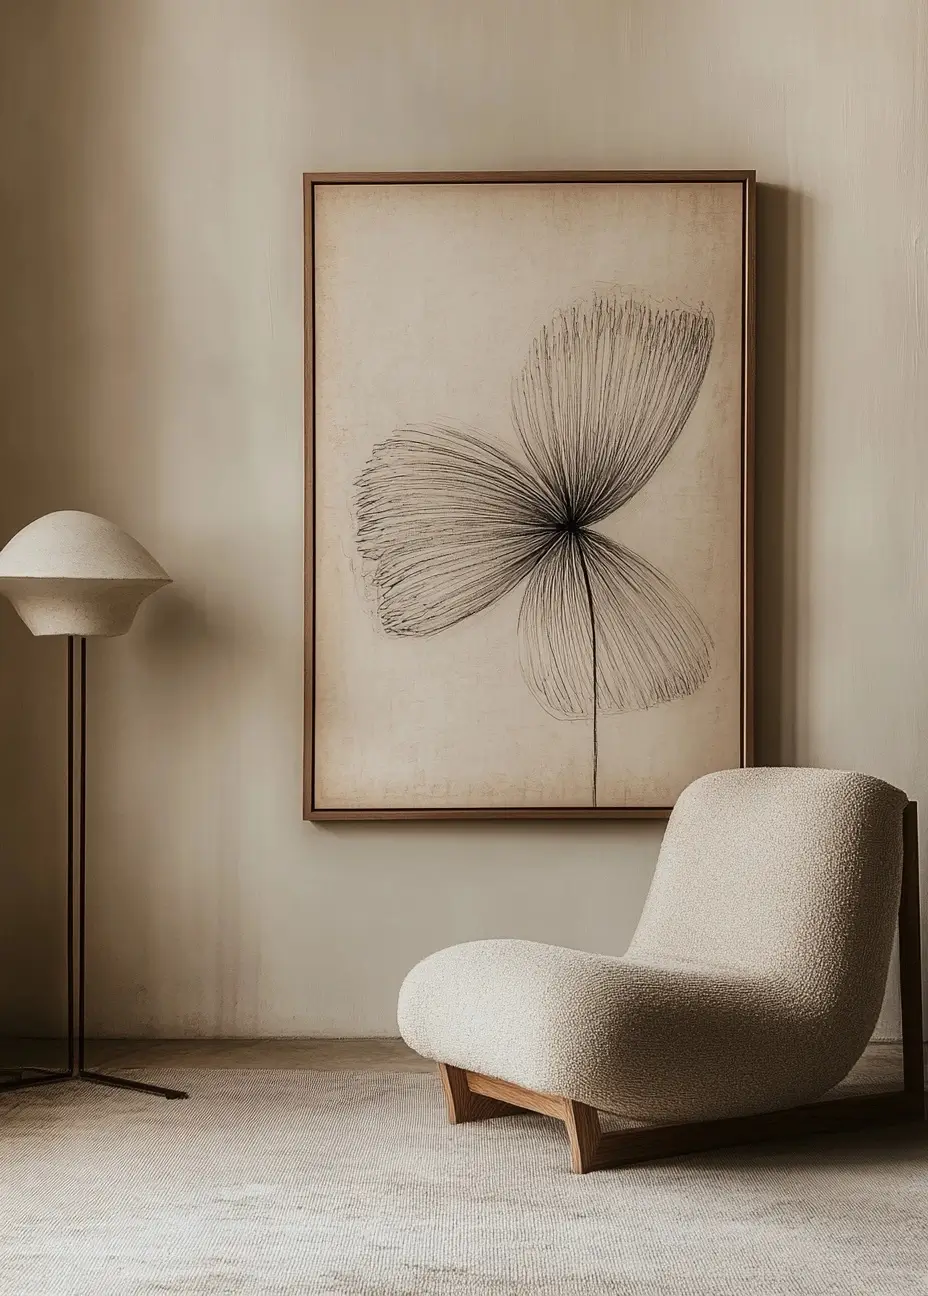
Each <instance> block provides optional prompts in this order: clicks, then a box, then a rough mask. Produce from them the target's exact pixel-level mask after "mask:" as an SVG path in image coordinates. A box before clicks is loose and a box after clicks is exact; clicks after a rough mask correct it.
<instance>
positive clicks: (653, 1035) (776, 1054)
mask: <svg viewBox="0 0 928 1296" xmlns="http://www.w3.org/2000/svg"><path fill="white" fill-rule="evenodd" d="M905 804H906V797H905V795H904V794H903V793H902V792H900V791H898V789H896V788H894V787H890V786H889V784H887V783H883V782H881V781H880V780H879V779H874V778H868V777H867V776H866V775H863V774H852V773H844V772H839V771H834V770H816V769H750V770H726V771H723V772H722V773H718V774H710V775H707V776H706V777H705V778H701V779H698V780H697V781H696V782H695V783H693V784H691V785H690V787H688V788H687V789H686V791H685V792H684V793H683V794H682V796H681V797H680V799H679V800H678V802H677V805H676V807H675V809H674V811H673V814H672V815H671V817H670V821H669V823H668V825H667V831H666V833H665V836H664V841H663V845H662V847H661V852H660V857H659V860H658V864H657V869H656V872H655V875H654V880H653V882H652V885H651V890H650V893H649V895H648V899H647V903H646V905H645V909H644V913H643V914H642V917H641V920H640V922H639V924H638V929H637V931H636V933H635V936H634V938H633V940H632V943H631V945H630V946H629V949H628V952H627V953H626V954H625V956H624V957H623V958H613V957H607V956H605V955H599V954H586V953H581V952H580V951H578V950H570V949H561V948H558V947H556V946H553V945H542V944H539V943H537V942H534V941H525V940H484V941H473V942H471V943H469V944H465V945H454V946H452V947H451V948H450V949H444V950H440V951H439V952H438V953H437V954H432V955H431V956H430V957H429V958H426V959H424V960H423V961H422V962H421V963H419V964H418V965H417V966H416V967H415V968H413V970H412V971H411V972H410V973H409V975H408V976H407V978H406V980H405V982H404V983H403V987H402V990H401V992H400V1002H399V1026H400V1031H401V1033H402V1035H403V1038H404V1039H405V1040H406V1042H407V1043H408V1044H410V1045H411V1046H412V1047H413V1048H414V1049H416V1050H418V1052H420V1053H422V1054H424V1055H425V1056H426V1057H431V1058H435V1059H436V1060H437V1061H441V1062H446V1063H449V1064H451V1065H453V1066H457V1067H462V1068H465V1069H467V1070H471V1071H478V1072H481V1073H483V1074H484V1075H491V1076H496V1077H499V1078H500V1079H503V1080H509V1081H511V1082H513V1083H515V1084H520V1085H524V1086H525V1087H526V1088H529V1089H536V1090H541V1091H544V1092H547V1093H555V1094H561V1095H564V1096H566V1097H568V1098H573V1099H575V1100H578V1101H581V1102H585V1103H588V1104H590V1105H591V1106H593V1107H598V1108H600V1109H601V1110H604V1111H614V1112H618V1113H621V1114H623V1115H625V1116H628V1117H630V1118H632V1119H635V1120H646V1121H653V1120H661V1121H668V1120H671V1121H672V1120H698V1119H707V1118H712V1117H722V1116H734V1115H741V1114H746V1113H749V1112H756V1111H766V1110H772V1109H775V1108H778V1107H789V1106H793V1105H794V1104H797V1103H802V1102H805V1101H809V1100H811V1099H813V1098H816V1097H819V1096H820V1095H821V1094H823V1093H824V1092H825V1091H826V1090H828V1089H829V1088H831V1086H832V1085H834V1084H836V1083H837V1082H838V1081H839V1080H841V1079H842V1078H843V1077H844V1076H845V1075H846V1074H847V1072H848V1071H849V1070H850V1068H851V1067H852V1066H853V1065H854V1063H855V1062H856V1061H857V1059H858V1058H859V1057H860V1055H861V1053H862V1052H863V1050H864V1047H865V1045H866V1043H867V1041H868V1039H869V1037H870V1035H871V1033H872V1031H873V1027H874V1025H875V1024H876V1019H877V1016H878V1013H879V1010H880V1004H881V1001H882V996H883V990H884V986H885V982H886V975H887V970H888V966H889V958H890V951H891V948H892V942H893V934H894V928H895V920H896V914H897V909H898V902H899V886H900V877H901V867H902V812H903V809H904V807H905Z"/></svg>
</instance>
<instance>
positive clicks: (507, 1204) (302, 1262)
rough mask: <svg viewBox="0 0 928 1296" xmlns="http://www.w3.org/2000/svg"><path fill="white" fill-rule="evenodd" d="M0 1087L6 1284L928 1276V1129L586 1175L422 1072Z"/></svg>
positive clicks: (822, 1292)
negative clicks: (162, 1087)
mask: <svg viewBox="0 0 928 1296" xmlns="http://www.w3.org/2000/svg"><path fill="white" fill-rule="evenodd" d="M135 1074H137V1075H139V1076H141V1077H146V1076H147V1077H148V1078H151V1079H154V1080H157V1081H158V1082H159V1083H167V1084H171V1085H179V1086H182V1087H185V1088H187V1089H189V1090H190V1093H191V1097H190V1100H189V1101H188V1102H164V1101H159V1100H157V1099H153V1098H146V1097H143V1096H141V1095H137V1094H132V1093H128V1092H125V1091H117V1090H109V1089H100V1088H96V1087H95V1086H93V1085H81V1086H79V1087H78V1086H75V1087H71V1086H68V1087H64V1086H62V1087H61V1088H58V1087H52V1088H49V1089H37V1090H33V1091H32V1092H30V1093H29V1094H27V1095H21V1096H17V1097H13V1096H8V1097H7V1098H5V1099H3V1100H0V1292H2V1293H4V1296H6V1294H9V1296H14V1294H15V1296H135V1294H136V1293H138V1294H141V1293H145V1294H146V1296H147V1294H148V1293H151V1294H152V1296H153V1294H154V1293H158V1294H159V1296H164V1294H165V1293H168V1294H170V1296H207V1294H209V1296H234V1294H237V1293H243V1294H245V1293H247V1296H264V1294H267V1296H271V1294H273V1296H298V1294H299V1293H313V1294H314V1296H316V1294H325V1296H400V1294H402V1296H522V1294H523V1293H524V1294H525V1296H549V1294H550V1296H553V1294H554V1293H557V1296H605V1294H606V1293H608V1294H609V1296H619V1294H621V1296H626V1294H628V1296H702V1294H705V1296H746V1294H748V1296H773V1294H774V1293H775V1294H776V1296H786V1294H787V1293H788V1294H790V1296H791V1294H792V1293H803V1294H808V1296H849V1294H857V1293H860V1296H864V1294H866V1296H925V1293H926V1292H928V1141H926V1136H925V1134H924V1133H923V1132H922V1131H921V1130H916V1131H914V1132H913V1131H912V1130H911V1129H908V1130H906V1129H900V1130H895V1131H885V1132H882V1133H880V1134H875V1133H872V1132H871V1133H870V1134H868V1135H866V1136H863V1135H861V1136H855V1137H849V1136H843V1137H842V1138H840V1139H838V1138H832V1139H828V1140H825V1139H817V1140H815V1141H809V1142H807V1143H804V1144H799V1143H796V1144H790V1145H787V1146H779V1147H773V1148H766V1149H762V1150H761V1149H752V1150H747V1151H738V1152H729V1153H725V1154H724V1155H722V1154H713V1155H711V1156H700V1157H690V1158H687V1159H681V1160H678V1161H665V1162H662V1163H654V1164H651V1165H647V1166H639V1167H634V1168H630V1169H624V1170H612V1171H602V1172H599V1173H596V1174H592V1175H587V1176H584V1177H578V1176H574V1175H571V1174H570V1173H569V1172H568V1168H567V1165H568V1160H567V1151H566V1145H565V1141H564V1135H563V1132H562V1130H561V1129H560V1128H559V1127H558V1126H557V1125H555V1123H554V1122H551V1121H546V1120H544V1119H542V1118H541V1117H533V1116H525V1117H513V1118H505V1119H497V1120H493V1121H488V1122H486V1123H484V1124H480V1125H471V1126H462V1127H459V1128H452V1127H450V1126H448V1125H447V1124H445V1116H444V1109H443V1104H442V1100H441V1096H440V1092H439V1088H438V1084H437V1081H436V1080H435V1079H434V1078H433V1077H432V1076H430V1075H422V1074H371V1073H351V1072H348V1073H344V1072H343V1073H334V1072H310V1071H299V1072H296V1071H199V1070H190V1071H183V1072H180V1071H157V1072H155V1071H151V1072H137V1073H135Z"/></svg>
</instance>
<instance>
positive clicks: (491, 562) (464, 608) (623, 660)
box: [357, 295, 714, 805]
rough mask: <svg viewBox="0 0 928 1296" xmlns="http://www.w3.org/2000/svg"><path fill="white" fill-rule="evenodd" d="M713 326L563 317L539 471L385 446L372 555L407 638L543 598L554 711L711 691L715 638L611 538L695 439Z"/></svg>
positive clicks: (465, 450) (422, 438)
mask: <svg viewBox="0 0 928 1296" xmlns="http://www.w3.org/2000/svg"><path fill="white" fill-rule="evenodd" d="M713 336H714V322H713V318H712V315H711V313H710V312H709V311H708V310H707V309H706V308H705V307H702V306H700V307H699V308H697V309H689V308H686V307H681V306H672V307H668V306H664V305H658V304H653V303H650V302H648V301H645V300H639V299H635V298H629V297H625V296H620V295H616V296H613V295H608V296H596V297H593V298H591V299H589V300H587V301H584V302H581V303H580V304H578V305H574V306H571V307H570V308H568V309H566V310H564V311H560V312H558V314H556V315H555V317H554V319H553V320H552V322H551V323H550V324H548V325H547V326H545V327H544V328H542V330H541V331H540V333H539V334H538V335H537V337H536V338H535V339H534V341H533V342H532V345H531V347H530V349H529V354H528V358H527V359H526V361H525V364H524V365H523V367H522V369H521V371H520V372H519V373H518V374H517V375H516V377H515V379H514V382H513V385H512V421H513V425H514V427H515V430H516V433H517V434H518V438H519V442H520V443H521V446H522V450H523V453H524V456H525V461H524V462H520V461H519V460H518V459H516V458H515V457H513V456H512V455H510V454H509V453H507V452H506V451H505V450H503V449H502V448H501V447H500V446H497V445H494V444H492V443H491V442H490V441H486V440H484V439H483V438H482V437H480V436H477V435H475V434H473V433H470V432H464V431H459V430H456V429H455V428H453V427H449V426H443V425H442V424H440V423H431V424H428V425H426V426H416V427H408V428H400V429H398V430H396V431H395V432H393V433H392V435H390V436H388V437H387V438H386V439H385V440H384V441H382V442H380V443H379V444H378V445H377V446H376V447H375V448H374V451H373V453H372V455H371V457H370V459H369V461H368V463H367V465H366V466H365V468H364V470H363V471H362V473H361V475H360V477H359V478H358V482H357V518H358V549H359V551H360V553H361V555H362V557H363V558H364V559H365V560H366V562H367V564H368V569H369V571H370V572H371V575H372V579H373V585H374V589H375V592H376V608H377V615H378V617H379V619H380V622H381V624H382V625H383V627H384V629H385V630H386V631H387V632H388V633H390V634H394V635H414V636H426V635H434V634H438V633H439V632H440V631H443V630H447V629H449V628H450V627H451V626H454V625H456V624H457V623H458V622H460V621H462V620H464V619H465V618H466V617H470V616H473V615H474V614H475V613H477V612H480V611H482V610H483V609H484V608H486V607H489V605H490V604H491V603H495V602H496V600H498V599H500V598H502V597H503V595H504V594H507V593H508V592H509V591H511V590H512V589H514V588H515V587H516V586H517V585H519V584H520V583H522V582H523V581H524V582H526V585H525V591H524V595H523V598H522V607H521V611H520V613H519V620H518V637H519V659H520V663H521V668H522V673H523V675H524V678H525V681H526V683H527V685H528V687H529V689H530V690H531V691H532V693H533V694H534V696H535V697H536V698H537V700H538V701H539V702H540V703H541V705H542V706H543V707H544V708H545V709H546V710H547V711H548V712H549V713H550V714H551V715H552V716H556V717H558V718H559V719H563V720H586V721H589V722H591V723H592V734H591V739H592V760H591V788H592V790H591V796H592V804H593V805H596V797H597V764H598V724H599V718H600V717H601V716H604V715H614V714H618V713H620V712H626V711H634V710H640V709H642V708H645V707H652V706H655V705H657V704H658V703H662V702H671V701H674V700H675V699H678V698H682V697H686V696H688V695H689V694H691V693H694V692H695V691H696V690H697V689H698V688H700V687H701V685H702V684H703V683H704V682H705V681H706V679H707V677H708V675H709V671H710V669H711V659H712V642H711V639H710V636H709V633H708V631H707V629H706V627H705V625H704V624H703V622H702V620H701V618H700V617H699V615H698V613H697V612H696V610H695V609H694V608H693V607H692V605H691V604H690V603H689V601H688V600H687V599H686V597H685V596H684V595H683V594H682V593H681V591H680V590H679V589H677V587H676V586H675V585H674V584H673V583H672V582H671V581H670V580H669V579H668V578H667V577H666V576H665V575H664V574H663V573H662V572H661V571H659V570H658V569H657V568H656V567H655V566H653V565H652V564H651V563H650V562H648V561H647V559H646V558H643V557H642V556H641V555H640V554H637V553H634V552H633V551H632V550H631V549H628V548H626V547H624V546H623V545H620V544H617V543H616V542H615V541H613V540H611V539H609V538H607V537H606V536H605V535H603V534H602V533H601V532H600V531H598V530H596V525H597V523H601V522H603V521H604V520H605V519H606V518H608V517H610V516H611V515H612V514H613V513H615V511H616V510H617V509H619V508H621V507H622V505H623V504H625V503H627V501H628V500H630V499H631V498H632V497H633V496H634V495H636V494H637V493H638V491H640V490H641V488H642V487H643V486H644V485H645V483H646V482H648V481H649V480H650V478H651V477H652V476H653V474H654V473H655V472H656V471H657V469H658V468H659V466H660V464H661V463H662V462H663V460H664V458H665V457H666V455H667V454H668V452H669V451H670V449H671V447H672V446H673V444H674V442H675V441H676V440H677V438H678V437H679V435H680V433H681V432H682V430H683V428H684V426H685V425H686V422H687V420H688V418H689V416H690V413H691V411H692V409H693V406H694V404H695V403H696V399H697V396H698V395H699V391H700V388H701V386H702V382H703V378H704V377H705V373H706V368H707V366H708V363H709V356H710V353H711V350H712V342H713Z"/></svg>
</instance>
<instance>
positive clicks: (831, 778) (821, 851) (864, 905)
mask: <svg viewBox="0 0 928 1296" xmlns="http://www.w3.org/2000/svg"><path fill="white" fill-rule="evenodd" d="M906 801H907V798H906V796H905V793H903V792H900V791H899V789H898V788H894V787H892V786H890V784H888V783H884V782H882V781H881V780H880V779H875V778H870V777H868V776H867V775H864V774H854V773H847V772H844V771H839V770H820V769H746V770H724V771H722V772H720V773H718V774H709V775H707V776H706V777H705V778H701V779H697V781H696V782H695V783H692V784H691V785H690V786H689V787H688V788H687V789H686V790H685V791H684V792H683V793H682V795H681V796H680V798H679V800H678V801H677V804H676V806H675V808H674V810H673V813H672V815H671V817H670V821H669V823H668V825H667V831H666V834H665V836H664V841H663V845H662V847H661V852H660V857H659V859H658V864H657V869H656V871H655V874H654V880H653V882H652V884H651V890H650V892H649V894H648V899H647V902H646V904H645V908H644V912H643V914H642V917H641V920H640V922H639V925H638V929H637V931H636V933H635V936H634V939H633V941H632V944H631V947H630V948H629V952H628V953H629V957H634V958H642V959H659V960H662V961H668V960H670V961H673V962H680V963H683V964H692V965H698V966H700V967H702V968H705V969H710V968H711V969H717V970H720V971H721V970H731V971H733V972H735V971H740V972H742V973H744V972H747V973H750V974H754V975H756V976H758V977H762V978H775V979H776V980H777V981H778V982H780V983H781V984H785V985H788V986H789V988H790V989H791V991H793V992H795V993H796V995H797V996H799V998H800V999H801V1000H804V999H806V998H807V999H808V1002H809V1005H810V1008H812V1009H813V1010H814V1011H816V1012H817V1013H824V1014H826V1015H828V1014H836V1015H838V1016H840V1015H841V1014H842V1013H843V1014H847V1013H851V1015H852V1016H853V1017H854V1018H856V1020H857V1022H858V1024H859V1027H860V1028H863V1027H864V1025H865V1024H866V1022H868V1021H870V1022H871V1028H872V1024H875V1021H876V1017H877V1015H878V1013H879V1009H880V1004H881V1002H882V996H883V991H884V988H885V984H886V975H887V971H888V966H889V958H890V953H891V950H892V941H893V934H894V931H895V924H896V918H897V914H898V907H899V888H900V879H901V872H902V817H903V811H904V809H905V806H906Z"/></svg>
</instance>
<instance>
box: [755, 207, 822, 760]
mask: <svg viewBox="0 0 928 1296" xmlns="http://www.w3.org/2000/svg"><path fill="white" fill-rule="evenodd" d="M811 218H812V200H811V199H810V198H808V197H807V196H806V195H805V194H801V193H798V192H796V191H795V190H791V189H786V188H784V187H782V186H780V185H767V184H760V185H758V187H757V411H756V438H755V445H756V455H755V575H754V588H755V634H754V642H755V663H756V707H757V722H756V739H757V741H756V760H757V763H758V764H759V765H795V764H796V763H797V761H798V760H799V759H800V756H801V752H802V750H803V742H802V735H801V734H800V733H798V732H797V717H798V716H799V715H801V714H802V711H801V705H800V704H801V701H802V699H801V696H800V694H801V688H802V681H801V676H800V665H799V641H798V611H799V607H800V605H801V601H802V598H803V575H802V571H801V569H800V566H799V553H800V551H801V544H800V542H801V539H802V531H803V529H804V528H805V526H806V524H807V518H806V514H805V511H804V510H805V504H804V501H803V497H802V494H801V485H800V483H801V475H800V455H801V427H800V419H801V380H802V374H801V372H800V355H801V354H802V348H803V345H804V346H805V347H806V355H807V356H808V353H809V334H810V333H811V332H812V329H813V325H812V321H811V320H810V319H809V314H808V311H809V294H806V297H805V300H804V301H802V300H801V294H802V272H803V248H804V247H807V246H808V245H809V232H810V221H811Z"/></svg>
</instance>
